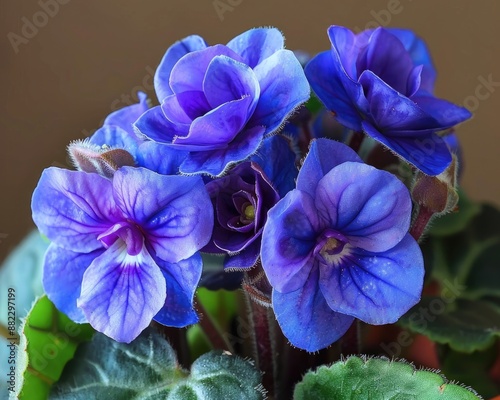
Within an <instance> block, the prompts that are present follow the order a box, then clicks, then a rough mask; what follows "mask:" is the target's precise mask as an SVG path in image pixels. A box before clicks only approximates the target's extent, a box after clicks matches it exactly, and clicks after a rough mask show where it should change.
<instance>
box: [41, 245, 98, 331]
mask: <svg viewBox="0 0 500 400" xmlns="http://www.w3.org/2000/svg"><path fill="white" fill-rule="evenodd" d="M103 251H104V248H102V249H98V250H95V251H92V252H90V253H74V252H72V251H69V250H65V249H63V248H61V247H58V246H56V245H55V244H54V243H51V245H50V246H49V248H48V249H47V253H46V255H45V264H44V268H43V288H44V290H45V293H47V296H48V297H49V299H50V301H52V303H54V305H55V306H56V307H57V309H58V310H59V311H61V312H63V313H64V314H66V315H67V316H68V317H69V318H71V320H72V321H75V322H76V323H79V324H83V323H85V322H87V318H86V317H85V315H84V314H83V311H82V310H81V309H80V308H78V307H77V306H76V301H77V299H78V297H80V291H81V287H82V279H83V274H84V273H85V271H86V269H87V268H88V267H89V266H90V264H91V263H92V261H94V259H95V258H97V257H99V256H100V255H101V254H102V253H103Z"/></svg>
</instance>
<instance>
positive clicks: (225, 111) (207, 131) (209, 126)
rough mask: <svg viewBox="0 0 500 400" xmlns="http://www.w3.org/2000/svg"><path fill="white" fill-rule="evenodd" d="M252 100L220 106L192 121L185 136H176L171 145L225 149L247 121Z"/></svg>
mask: <svg viewBox="0 0 500 400" xmlns="http://www.w3.org/2000/svg"><path fill="white" fill-rule="evenodd" d="M252 103H253V99H252V98H251V97H249V96H247V97H244V98H242V99H239V100H233V101H230V102H228V103H225V104H222V105H221V106H219V107H217V108H216V109H214V110H212V111H210V112H209V113H207V114H205V115H204V116H202V117H199V118H197V119H195V120H194V121H193V123H192V124H191V127H190V129H189V134H188V135H187V136H178V137H176V138H175V139H174V141H173V143H174V144H175V145H178V146H181V145H182V146H186V147H185V148H186V150H190V151H196V150H199V151H201V150H203V151H205V150H217V149H220V148H225V147H227V146H228V145H229V143H230V142H231V141H232V140H233V139H234V138H235V136H236V135H237V134H238V133H240V132H241V130H242V129H243V127H244V126H245V124H246V122H247V121H248V117H249V111H250V107H251V106H252Z"/></svg>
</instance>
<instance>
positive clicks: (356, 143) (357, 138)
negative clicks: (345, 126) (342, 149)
mask: <svg viewBox="0 0 500 400" xmlns="http://www.w3.org/2000/svg"><path fill="white" fill-rule="evenodd" d="M364 139H365V135H364V133H363V132H358V131H355V132H353V133H352V136H351V140H350V141H349V147H350V148H351V149H353V150H354V151H355V152H356V153H357V152H359V149H360V148H361V144H362V143H363V140H364Z"/></svg>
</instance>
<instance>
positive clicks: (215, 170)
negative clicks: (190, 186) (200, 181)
mask: <svg viewBox="0 0 500 400" xmlns="http://www.w3.org/2000/svg"><path fill="white" fill-rule="evenodd" d="M263 135H264V127H262V126H255V127H253V128H250V129H244V130H243V131H242V132H240V133H239V134H238V135H237V136H236V137H235V138H234V140H233V141H232V142H231V143H229V144H228V147H227V148H225V149H219V150H213V151H197V152H192V153H189V155H188V157H187V158H186V160H184V162H183V163H182V165H181V167H180V171H181V173H185V174H203V173H205V174H209V175H212V176H217V175H221V174H223V173H224V171H225V170H226V168H227V167H228V166H229V165H230V164H231V163H234V162H238V161H242V160H244V159H246V158H247V157H248V156H250V155H251V154H253V153H255V151H256V150H257V149H258V148H259V145H260V143H261V142H262V137H263Z"/></svg>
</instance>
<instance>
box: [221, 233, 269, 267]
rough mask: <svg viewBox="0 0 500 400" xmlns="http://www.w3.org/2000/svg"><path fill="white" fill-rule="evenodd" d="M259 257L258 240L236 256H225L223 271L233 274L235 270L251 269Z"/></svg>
mask: <svg viewBox="0 0 500 400" xmlns="http://www.w3.org/2000/svg"><path fill="white" fill-rule="evenodd" d="M259 255H260V238H259V240H256V241H254V242H252V243H250V244H249V245H248V246H247V247H245V248H244V249H243V250H242V251H241V252H239V253H238V254H233V255H231V256H227V257H226V258H225V259H224V269H227V270H230V271H231V272H233V271H234V270H235V269H237V270H241V269H249V268H252V267H253V266H254V265H255V263H256V262H257V259H258V258H259Z"/></svg>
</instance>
